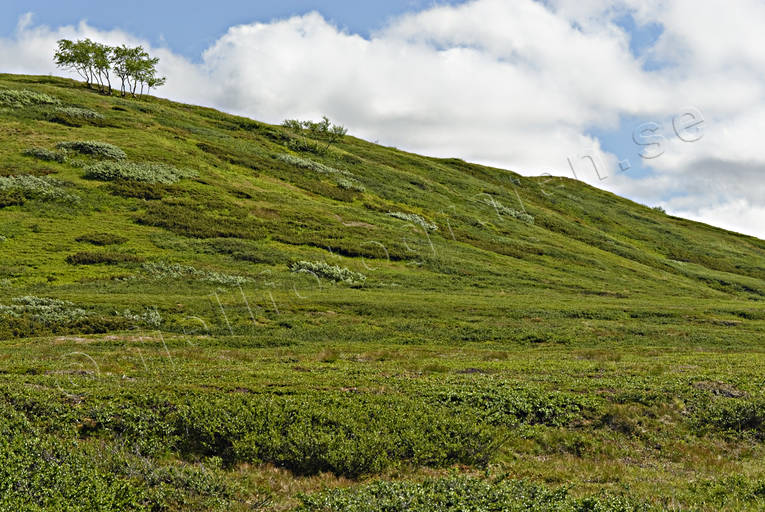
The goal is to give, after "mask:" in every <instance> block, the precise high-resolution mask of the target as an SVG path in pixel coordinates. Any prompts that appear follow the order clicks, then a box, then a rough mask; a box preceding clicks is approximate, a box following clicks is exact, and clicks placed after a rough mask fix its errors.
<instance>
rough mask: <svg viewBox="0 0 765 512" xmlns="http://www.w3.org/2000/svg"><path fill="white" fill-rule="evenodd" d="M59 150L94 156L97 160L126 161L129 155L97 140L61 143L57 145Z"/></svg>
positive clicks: (112, 145)
mask: <svg viewBox="0 0 765 512" xmlns="http://www.w3.org/2000/svg"><path fill="white" fill-rule="evenodd" d="M56 147H57V148H58V149H66V150H69V151H75V152H77V153H81V154H83V155H92V156H94V157H97V158H106V159H108V160H115V161H120V160H125V159H126V158H127V155H126V154H125V152H124V151H122V149H120V148H118V147H117V146H115V145H114V144H109V143H108V142H99V141H96V140H76V141H71V142H59V143H58V144H56Z"/></svg>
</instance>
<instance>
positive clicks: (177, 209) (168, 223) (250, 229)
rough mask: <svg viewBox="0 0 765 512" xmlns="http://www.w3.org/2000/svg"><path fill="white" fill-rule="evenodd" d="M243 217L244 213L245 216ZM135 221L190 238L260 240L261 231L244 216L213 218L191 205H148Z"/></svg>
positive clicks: (176, 203)
mask: <svg viewBox="0 0 765 512" xmlns="http://www.w3.org/2000/svg"><path fill="white" fill-rule="evenodd" d="M245 215H246V214H245ZM137 220H138V222H139V223H141V224H144V225H147V226H160V227H163V228H165V229H168V230H170V231H172V232H174V233H177V234H179V235H184V236H189V237H193V238H244V239H251V240H257V239H259V238H262V236H263V230H262V228H261V227H260V225H259V224H258V223H257V222H256V221H255V220H254V219H250V218H248V217H246V216H244V218H242V217H234V216H214V215H211V214H209V213H207V212H206V211H205V210H204V208H202V207H200V206H199V205H194V204H193V203H189V202H184V201H176V202H173V203H156V204H154V203H150V204H149V205H147V207H146V212H145V213H144V214H142V215H141V216H139V217H138V219H137Z"/></svg>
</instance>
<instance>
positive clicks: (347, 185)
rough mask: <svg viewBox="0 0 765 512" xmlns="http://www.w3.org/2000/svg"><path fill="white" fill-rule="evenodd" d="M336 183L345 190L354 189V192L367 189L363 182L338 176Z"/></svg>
mask: <svg viewBox="0 0 765 512" xmlns="http://www.w3.org/2000/svg"><path fill="white" fill-rule="evenodd" d="M336 183H337V186H338V187H340V188H342V189H344V190H352V191H354V192H364V191H365V190H366V188H365V187H364V185H362V184H361V183H359V182H357V181H353V180H349V179H346V178H338V179H337V181H336Z"/></svg>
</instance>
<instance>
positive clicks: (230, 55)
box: [0, 0, 765, 237]
mask: <svg viewBox="0 0 765 512" xmlns="http://www.w3.org/2000/svg"><path fill="white" fill-rule="evenodd" d="M626 13H630V14H631V15H632V16H633V17H634V18H635V20H636V21H637V22H638V23H658V24H660V25H662V26H663V29H664V31H663V33H662V35H661V37H660V38H659V40H658V41H657V42H656V44H655V45H654V46H653V47H652V48H650V49H649V50H648V51H647V52H646V55H644V56H635V55H632V53H631V52H630V44H629V43H630V40H629V37H630V34H628V33H626V32H625V31H624V30H623V29H622V28H620V27H619V26H618V25H617V23H616V20H617V19H618V17H620V16H623V15H625V14H626ZM763 25H765V6H763V5H762V4H761V3H760V2H758V1H757V0H739V2H737V4H736V8H735V9H734V8H731V6H730V4H729V3H725V2H722V1H721V0H704V1H698V0H697V1H691V0H673V1H668V0H647V1H646V0H621V1H619V2H609V1H606V0H549V1H548V2H546V3H545V4H543V3H539V2H534V1H532V0H515V1H513V2H508V1H506V0H475V1H472V2H469V3H466V4H462V5H459V6H441V7H434V8H431V9H428V10H426V11H423V12H419V13H414V14H409V15H406V16H403V17H401V18H398V19H394V20H392V21H390V22H389V23H388V25H386V26H385V27H383V28H382V29H380V30H379V31H378V32H377V33H375V34H373V35H372V37H371V38H368V39H366V38H363V37H361V36H359V35H356V34H351V33H347V32H344V31H342V30H339V29H338V28H336V27H335V26H333V25H331V24H329V23H328V22H327V21H325V20H324V19H323V18H322V17H321V16H320V15H319V14H316V13H311V14H307V15H303V16H296V17H293V18H290V19H285V20H276V21H273V22H270V23H254V24H250V25H241V26H236V27H231V28H230V29H229V30H228V32H227V33H226V34H225V35H224V36H222V37H221V38H220V39H219V40H217V41H216V42H215V43H214V44H213V45H212V46H211V47H210V48H209V49H208V50H207V51H205V52H204V54H203V56H202V61H201V63H200V64H193V63H191V62H189V61H188V60H186V59H184V58H182V57H179V56H177V55H174V54H173V53H172V52H170V51H169V50H167V49H162V48H160V49H155V50H153V52H154V53H155V54H157V55H158V56H159V57H160V58H161V59H162V62H161V67H162V71H163V73H165V74H166V75H167V76H168V85H167V86H166V87H165V88H164V89H162V90H161V91H160V93H161V94H162V95H165V96H167V97H170V98H173V99H177V100H180V101H186V102H193V103H200V104H205V105H211V106H215V107H218V108H221V109H223V110H227V111H230V112H236V113H240V114H245V115H249V116H252V117H255V118H257V119H262V120H265V121H271V122H279V121H281V120H282V119H284V118H287V117H301V118H306V117H313V118H316V117H318V116H320V115H321V114H327V115H329V116H330V117H332V118H334V119H337V120H339V121H340V122H342V123H343V124H345V125H346V126H348V127H349V128H350V129H351V132H352V133H354V134H355V135H358V136H361V137H364V138H367V139H370V140H379V141H380V142H381V143H384V144H388V145H396V146H399V147H403V148H406V149H409V150H412V151H417V152H424V153H428V154H433V155H439V156H459V157H462V158H465V159H467V160H472V161H479V162H484V163H489V164H493V165H497V166H501V167H506V168H509V169H512V170H516V171H518V172H522V173H524V174H541V173H543V172H550V173H553V174H563V175H566V174H569V175H570V171H569V170H568V164H567V158H568V157H573V156H575V155H577V154H579V153H581V152H582V151H584V150H587V149H588V148H593V151H592V152H593V153H594V154H595V155H597V156H598V157H599V158H600V159H601V160H602V161H603V162H605V163H606V165H607V166H608V167H610V169H608V170H607V171H606V172H607V173H608V174H609V175H610V176H611V177H610V178H609V179H608V180H606V181H604V182H601V181H599V180H598V179H597V178H596V177H595V176H594V175H593V174H592V173H589V174H588V175H585V176H580V177H581V178H585V179H587V180H588V181H590V182H591V183H593V184H597V185H599V186H604V187H606V188H609V189H611V190H613V191H616V192H618V193H621V194H624V195H627V196H629V197H633V198H636V199H638V200H642V201H643V202H646V203H649V204H659V203H662V204H664V205H665V206H667V207H668V208H669V209H670V210H671V211H673V212H675V213H682V214H684V215H687V216H690V217H694V218H702V219H704V220H705V221H708V222H710V223H713V224H718V225H725V226H726V227H729V228H733V229H737V230H739V231H745V232H748V233H752V234H756V235H759V236H761V237H765V222H763V220H765V218H763V209H765V194H762V193H761V192H763V190H762V185H761V184H762V182H763V180H762V172H763V170H765V146H763V145H761V144H759V141H758V138H759V137H760V133H759V131H760V130H761V128H762V126H765V83H763V81H762V80H761V77H762V76H763V73H764V72H765V54H763V53H762V52H761V51H760V48H762V47H763V44H764V43H765V33H762V31H761V29H760V27H762V26H763ZM59 37H69V38H76V37H91V38H94V39H100V40H104V41H106V42H111V43H116V42H123V41H130V42H132V43H136V42H138V43H140V41H135V40H134V38H132V37H131V36H130V35H129V34H124V33H122V32H121V31H118V30H115V31H111V32H99V31H97V30H95V29H93V28H92V27H90V26H88V25H87V23H85V22H83V23H80V24H79V25H78V26H76V27H58V28H48V27H40V26H34V23H33V20H32V19H31V18H23V19H22V20H20V22H19V26H18V29H17V32H16V34H15V35H14V36H13V37H12V38H10V39H4V40H2V39H0V68H1V69H2V70H3V71H7V72H27V73H48V72H55V69H54V67H53V64H52V62H51V61H50V56H51V54H52V48H53V46H54V45H55V40H56V39H58V38H59ZM144 45H146V44H145V43H144ZM146 46H148V45H146ZM646 58H650V59H652V60H655V61H661V62H665V63H666V64H667V65H666V66H664V67H662V68H661V69H659V70H654V71H646V70H645V69H644V67H643V64H644V61H645V59H646ZM688 106H695V107H697V108H698V109H700V110H701V111H702V112H703V114H704V116H705V124H704V138H703V139H702V140H700V141H698V142H695V143H683V142H682V141H680V140H679V139H677V138H676V137H668V140H667V143H666V146H665V150H666V151H665V153H664V155H662V156H661V157H660V158H657V159H655V160H651V161H646V163H647V164H649V165H650V166H651V168H653V169H654V171H655V174H654V175H653V176H651V177H649V178H643V179H638V178H636V177H633V176H630V174H629V173H626V174H619V175H617V174H616V172H615V165H616V162H617V161H618V158H616V156H615V155H610V154H607V153H604V152H603V151H602V150H601V149H600V144H599V141H598V140H596V139H594V138H593V137H591V136H588V135H587V133H591V131H592V130H593V129H600V130H608V129H615V128H616V127H618V126H619V120H620V118H621V116H635V117H638V118H646V119H656V120H666V119H669V118H670V117H671V116H673V115H676V114H678V113H681V112H682V111H683V110H684V109H685V108H686V107H688ZM734 212H735V213H734ZM715 215H719V216H720V217H719V220H715V217H714V216H715Z"/></svg>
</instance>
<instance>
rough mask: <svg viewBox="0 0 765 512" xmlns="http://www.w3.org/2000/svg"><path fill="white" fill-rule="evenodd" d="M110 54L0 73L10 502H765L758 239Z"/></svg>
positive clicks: (201, 505) (752, 506) (628, 506)
mask: <svg viewBox="0 0 765 512" xmlns="http://www.w3.org/2000/svg"><path fill="white" fill-rule="evenodd" d="M65 49H67V51H68V50H71V51H74V49H73V47H69V46H67V47H66V48H65ZM96 50H97V51H96ZM93 52H94V53H93V55H94V56H95V55H96V54H98V55H103V54H104V52H106V55H107V56H110V58H113V55H112V54H111V53H109V52H107V51H106V50H105V49H102V48H101V49H93ZM99 52H100V53H99ZM89 55H90V54H89ZM94 58H95V57H94ZM99 58H100V57H99ZM113 67H114V66H113V64H109V65H108V66H106V65H105V64H104V63H103V62H101V61H99V63H98V64H97V65H96V64H95V63H94V64H92V67H91V68H83V70H84V71H83V72H84V73H85V74H84V76H83V78H84V79H85V80H86V82H88V84H83V83H80V82H76V81H73V80H66V79H60V78H54V77H32V76H18V75H0V142H2V144H0V284H1V285H2V287H1V288H0V461H1V463H0V510H83V511H85V510H88V511H91V510H100V511H110V510H114V511H117V510H146V511H162V510H200V511H207V510H221V511H223V510H226V511H228V510H242V511H244V510H267V511H288V510H294V511H304V512H308V511H310V512H318V511H322V512H325V511H361V512H366V511H369V512H372V511H380V510H388V511H409V512H426V511H427V512H430V511H432V512H435V511H439V512H442V511H461V510H476V511H478V510H486V511H514V510H538V511H543V510H544V511H548V510H555V511H567V512H568V511H570V512H574V511H576V512H583V511H600V512H606V511H651V510H657V511H659V510H678V511H679V510H688V511H691V510H692V511H704V512H706V511H708V512H712V511H714V512H718V511H741V510H743V511H756V510H762V509H763V507H765V464H763V461H764V460H765V445H764V441H765V393H764V392H763V375H762V368H763V367H765V351H764V350H763V348H764V346H763V342H764V340H765V336H763V333H764V332H765V302H764V301H765V263H764V262H765V242H763V241H762V240H758V239H756V238H752V237H747V236H744V235H739V234H736V233H731V232H727V231H724V230H721V229H717V228H713V227H710V226H706V225H703V224H699V223H695V222H691V221H688V220H685V219H680V218H676V217H673V216H671V215H668V214H666V213H665V212H663V211H659V210H657V209H653V208H650V207H647V206H643V205H639V204H636V203H634V202H631V201H628V200H625V199H622V198H619V197H617V196H615V195H613V194H610V193H607V192H604V191H602V190H598V189H595V188H592V187H589V186H587V185H585V184H583V183H581V182H577V181H574V180H568V179H563V178H561V179H551V178H550V177H542V178H533V177H524V176H521V175H519V174H516V173H513V172H510V171H505V170H500V169H495V168H489V167H484V166H480V165H474V164H470V163H467V162H464V161H462V160H458V159H451V158H447V159H443V158H430V157H424V156H419V155H415V154H411V153H407V152H404V151H400V150H396V149H392V148H385V147H381V146H378V145H375V144H372V143H369V142H365V141H363V140H360V139H357V138H354V137H352V136H350V135H347V134H345V133H344V130H341V129H339V128H338V129H337V130H336V136H335V134H331V133H330V132H332V133H334V132H335V130H333V128H332V125H331V123H330V122H329V121H328V120H327V121H322V122H320V123H314V124H305V123H303V122H294V123H287V124H286V125H285V126H274V125H268V124H264V123H260V122H257V121H253V120H250V119H246V118H243V117H236V116H231V115H226V114H223V113H220V112H217V111H214V110H211V109H208V108H202V107H196V106H191V105H182V104H177V103H173V102H170V101H166V100H162V99H158V98H154V97H151V96H147V95H144V97H143V99H142V101H133V100H130V99H127V98H123V97H121V94H113V95H108V94H102V93H101V92H102V91H101V90H102V89H104V90H105V91H104V92H107V93H108V90H109V83H110V81H111V83H112V85H114V83H115V80H117V82H116V83H119V81H121V80H120V78H119V76H118V75H115V71H114V69H113ZM107 71H108V73H109V75H108V77H107V75H106V74H105V73H106V72H107ZM99 73H100V75H99ZM99 76H100V77H99ZM115 77H117V78H115ZM137 79H138V80H140V78H137ZM130 80H131V82H130V87H129V89H130V90H133V88H135V90H136V94H140V85H138V86H135V83H136V82H135V80H136V78H135V77H132V78H131V79H130ZM103 84H105V85H103ZM147 84H148V83H147ZM124 89H125V95H126V96H130V95H131V93H130V92H129V91H128V84H127V82H126V83H125V88H124ZM58 109H83V110H86V111H88V112H93V113H95V114H96V115H95V116H93V115H90V114H77V112H80V111H79V110H77V111H75V110H67V112H68V113H69V114H68V116H67V117H66V123H68V124H66V123H63V122H61V120H60V119H59V118H58V117H56V116H58V115H60V113H58V112H57V110H58ZM57 119H58V120H57ZM75 121H76V122H75ZM314 125H316V126H314ZM340 132H343V133H342V134H340ZM340 179H344V180H349V181H350V182H351V183H356V184H358V185H359V187H356V188H355V189H353V188H346V187H343V186H341V185H340V184H339V180H340ZM532 221H533V222H532Z"/></svg>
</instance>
